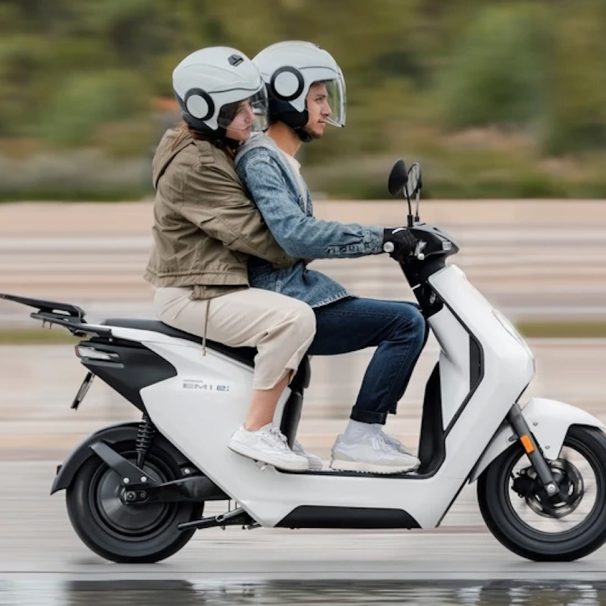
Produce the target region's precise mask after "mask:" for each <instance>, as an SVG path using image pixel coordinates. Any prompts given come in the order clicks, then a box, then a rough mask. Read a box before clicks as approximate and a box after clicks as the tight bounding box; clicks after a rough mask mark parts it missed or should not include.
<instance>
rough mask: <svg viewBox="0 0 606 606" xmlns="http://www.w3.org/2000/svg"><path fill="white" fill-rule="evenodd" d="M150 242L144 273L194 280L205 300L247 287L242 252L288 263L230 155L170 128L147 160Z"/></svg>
mask: <svg viewBox="0 0 606 606" xmlns="http://www.w3.org/2000/svg"><path fill="white" fill-rule="evenodd" d="M153 183H154V187H155V189H156V199H155V203H154V227H153V237H154V246H153V249H152V252H151V256H150V259H149V263H148V266H147V269H146V271H145V274H144V278H145V279H146V280H147V281H148V282H151V283H152V284H153V285H154V286H194V291H193V295H192V297H193V298H194V299H209V298H212V297H215V296H219V295H221V294H226V293H228V292H231V291H233V290H237V289H239V288H245V287H247V286H248V275H247V258H248V255H254V256H257V257H260V258H262V259H265V260H267V261H269V262H271V263H272V264H274V265H275V266H276V267H289V266H290V265H292V264H293V263H294V260H293V259H291V258H290V257H288V256H287V255H286V253H284V252H283V251H282V249H281V248H280V247H279V246H278V245H277V244H276V242H275V240H274V239H273V237H272V235H271V233H270V231H269V230H268V229H267V226H266V225H265V223H264V221H263V218H262V217H261V215H260V214H259V211H258V210H257V209H256V207H255V205H254V204H253V203H252V202H251V201H250V200H249V199H248V197H247V195H246V193H245V190H244V187H243V186H242V183H241V182H240V179H239V178H238V176H237V175H236V172H235V169H234V165H233V162H232V160H231V159H230V158H229V157H228V156H227V155H226V154H225V153H224V152H223V151H221V150H219V149H217V148H216V147H215V146H213V145H211V144H210V143H209V142H207V141H198V140H194V139H193V138H192V137H191V136H190V135H189V134H187V136H185V138H182V131H181V130H180V129H171V130H168V131H167V132H166V133H165V135H164V137H163V138H162V140H161V141H160V144H159V145H158V148H157V150H156V153H155V156H154V159H153Z"/></svg>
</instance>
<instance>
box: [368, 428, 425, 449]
mask: <svg viewBox="0 0 606 606" xmlns="http://www.w3.org/2000/svg"><path fill="white" fill-rule="evenodd" d="M373 428H374V429H375V431H376V432H377V433H378V434H379V435H380V436H381V438H383V440H384V441H385V442H386V443H387V444H388V445H389V446H391V447H392V448H395V450H397V451H398V452H401V453H403V454H406V455H409V456H411V457H414V456H415V453H414V452H413V451H412V450H411V449H410V448H408V446H406V445H405V444H403V443H402V442H400V440H398V439H397V438H394V437H393V436H392V435H389V434H388V433H385V432H384V431H383V426H382V425H379V424H373Z"/></svg>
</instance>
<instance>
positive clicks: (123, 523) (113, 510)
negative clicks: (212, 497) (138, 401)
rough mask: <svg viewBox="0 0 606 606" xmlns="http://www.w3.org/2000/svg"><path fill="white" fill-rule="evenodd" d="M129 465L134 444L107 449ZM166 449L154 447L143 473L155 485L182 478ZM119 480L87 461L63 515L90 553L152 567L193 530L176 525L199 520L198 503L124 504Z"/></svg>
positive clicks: (133, 458) (95, 460)
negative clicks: (150, 563)
mask: <svg viewBox="0 0 606 606" xmlns="http://www.w3.org/2000/svg"><path fill="white" fill-rule="evenodd" d="M112 447H113V448H114V450H116V452H118V453H119V454H121V455H122V456H123V457H125V458H126V459H128V460H130V461H131V462H133V463H134V462H135V461H136V459H137V453H136V447H135V443H134V441H127V442H122V443H118V444H113V445H112ZM171 450H172V447H170V446H169V445H167V446H164V445H162V444H159V443H158V442H155V443H154V444H152V446H151V448H150V450H149V452H148V453H147V456H146V459H145V463H144V465H143V469H144V471H145V472H146V474H148V475H149V476H150V477H154V478H156V479H157V480H159V481H160V482H169V481H171V480H175V479H178V478H180V477H182V474H181V471H180V468H179V465H178V463H177V460H176V457H175V453H173V452H171ZM123 490H124V487H123V486H122V485H121V481H120V477H119V475H118V474H117V473H116V472H115V471H113V470H112V469H110V468H109V467H108V466H107V465H106V464H105V463H104V462H103V461H102V460H101V459H100V458H98V457H96V456H93V457H91V458H90V459H89V460H88V461H86V462H85V463H84V464H83V465H82V467H80V469H79V470H78V472H77V474H76V476H75V477H74V479H73V482H72V483H71V485H70V486H69V488H68V489H67V493H66V502H67V511H68V514H69V518H70V521H71V523H72V526H73V527H74V530H75V531H76V533H77V534H78V536H79V537H80V539H81V540H82V541H83V542H84V543H85V544H86V545H87V546H88V547H89V548H90V549H91V550H92V551H94V552H95V553H97V554H99V555H100V556H102V557H104V558H106V559H108V560H112V561H114V562H132V563H134V562H139V563H142V562H157V561H159V560H163V559H165V558H167V557H169V556H171V555H172V554H174V553H176V552H177V551H178V550H179V549H181V548H182V547H183V546H184V545H185V544H186V543H187V542H188V541H189V539H190V538H191V537H192V535H193V533H194V530H189V531H184V532H181V531H179V530H178V529H177V524H179V523H181V522H189V521H190V520H193V519H199V518H201V517H202V511H203V507H204V503H191V502H183V503H140V504H128V503H125V502H124V500H123V499H122V498H121V493H122V492H123Z"/></svg>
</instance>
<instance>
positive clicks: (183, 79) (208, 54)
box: [173, 46, 267, 131]
mask: <svg viewBox="0 0 606 606" xmlns="http://www.w3.org/2000/svg"><path fill="white" fill-rule="evenodd" d="M173 88H174V91H175V95H176V96H177V101H178V102H179V105H180V106H181V112H182V115H183V119H184V120H185V121H186V122H187V123H188V124H189V125H190V126H192V127H194V128H195V129H197V130H201V131H205V130H208V129H210V130H211V131H216V130H217V129H219V128H227V126H229V124H230V123H231V121H232V119H233V117H234V114H235V112H228V114H229V113H231V114H232V115H225V114H226V112H225V111H224V112H223V114H222V113H221V110H222V109H224V108H226V106H228V105H230V104H233V103H238V102H240V101H244V100H245V99H250V100H251V103H252V106H253V111H254V113H255V115H256V116H257V117H258V118H259V124H257V125H256V126H257V127H258V128H259V129H261V128H263V127H264V126H265V124H264V122H265V118H266V115H267V93H266V91H265V86H264V83H263V79H262V78H261V74H260V73H259V70H258V68H257V67H256V65H255V64H254V63H253V62H252V61H251V60H250V59H249V58H248V57H247V56H246V55H245V54H244V53H242V52H240V51H239V50H236V49H235V48H228V47H226V46H214V47H210V48H203V49H201V50H197V51H195V52H193V53H191V54H190V55H188V56H187V57H185V59H183V61H181V63H179V65H177V67H175V69H174V71H173ZM226 109H227V108H226Z"/></svg>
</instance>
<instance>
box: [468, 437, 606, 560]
mask: <svg viewBox="0 0 606 606" xmlns="http://www.w3.org/2000/svg"><path fill="white" fill-rule="evenodd" d="M547 462H548V464H549V465H550V466H551V469H552V471H553V473H554V475H556V477H557V479H559V481H560V487H561V491H560V495H558V497H556V498H554V499H550V498H549V497H547V495H546V493H545V492H544V491H543V490H542V487H541V485H540V482H539V481H538V479H537V478H536V474H535V473H534V469H533V468H532V467H531V466H530V462H529V461H528V459H527V457H526V455H525V454H524V450H523V448H522V446H521V445H520V443H519V442H516V443H515V444H514V445H512V446H511V447H510V448H508V449H507V450H506V451H505V452H504V453H503V454H501V455H500V456H499V457H497V458H496V459H495V460H494V461H493V462H492V463H491V464H490V465H489V466H488V467H487V468H486V470H485V471H484V473H483V474H482V475H481V476H480V478H479V480H478V501H479V505H480V511H481V513H482V516H483V518H484V521H485V522H486V525H487V526H488V528H489V529H490V531H491V532H492V534H493V535H494V536H495V537H496V538H497V539H498V540H499V541H500V542H501V543H502V544H503V545H504V546H505V547H507V548H508V549H510V550H511V551H513V552H514V553H517V554H518V555H520V556H522V557H525V558H529V559H531V560H537V561H570V560H576V559H578V558H582V557H583V556H586V555H588V554H590V553H591V552H593V551H595V550H596V549H598V548H599V547H600V546H601V545H602V544H603V543H604V541H606V435H604V433H603V432H602V431H600V430H599V429H597V428H595V427H585V426H573V427H571V428H570V429H569V431H568V434H567V435H566V438H565V440H564V445H563V447H562V452H561V453H560V456H559V458H558V459H555V460H548V461H547Z"/></svg>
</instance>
